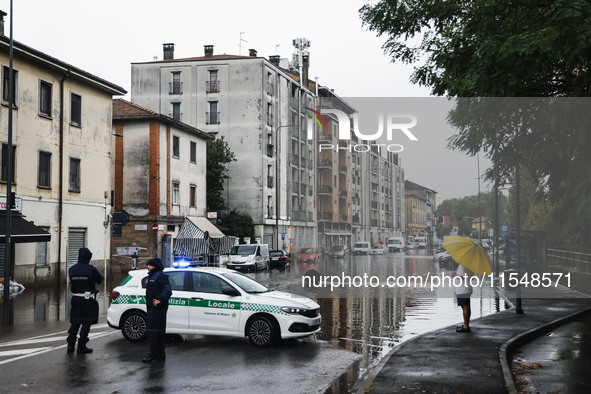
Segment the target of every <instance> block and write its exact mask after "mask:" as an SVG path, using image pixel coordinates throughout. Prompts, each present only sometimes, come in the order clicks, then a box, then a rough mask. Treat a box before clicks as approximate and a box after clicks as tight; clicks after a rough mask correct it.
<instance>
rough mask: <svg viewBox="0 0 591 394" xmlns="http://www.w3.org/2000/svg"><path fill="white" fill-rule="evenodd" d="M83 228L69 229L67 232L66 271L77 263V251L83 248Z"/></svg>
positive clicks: (84, 235)
mask: <svg viewBox="0 0 591 394" xmlns="http://www.w3.org/2000/svg"><path fill="white" fill-rule="evenodd" d="M85 240H86V229H85V228H71V229H70V230H69V231H68V269H69V268H70V267H71V266H73V265H74V264H76V263H77V262H78V251H79V250H80V248H83V247H84V241H85Z"/></svg>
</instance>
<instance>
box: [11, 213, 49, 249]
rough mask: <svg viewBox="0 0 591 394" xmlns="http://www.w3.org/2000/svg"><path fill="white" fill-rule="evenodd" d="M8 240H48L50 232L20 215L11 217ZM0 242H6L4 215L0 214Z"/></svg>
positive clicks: (16, 241) (17, 241) (19, 241)
mask: <svg viewBox="0 0 591 394" xmlns="http://www.w3.org/2000/svg"><path fill="white" fill-rule="evenodd" d="M10 219H11V224H12V226H11V230H10V240H11V242H15V243H23V242H49V241H51V234H49V233H48V232H47V231H45V230H43V229H42V228H40V227H37V226H35V224H33V223H32V222H29V221H28V220H26V219H25V218H23V217H22V216H12V217H11V218H10ZM0 242H6V216H5V215H1V216H0Z"/></svg>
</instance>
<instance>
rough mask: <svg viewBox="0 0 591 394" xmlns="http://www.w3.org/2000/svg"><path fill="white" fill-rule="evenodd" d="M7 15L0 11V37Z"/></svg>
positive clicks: (2, 33)
mask: <svg viewBox="0 0 591 394" xmlns="http://www.w3.org/2000/svg"><path fill="white" fill-rule="evenodd" d="M6 15H8V14H7V13H6V12H4V11H2V10H0V36H3V35H4V17H5V16H6Z"/></svg>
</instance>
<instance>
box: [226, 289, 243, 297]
mask: <svg viewBox="0 0 591 394" xmlns="http://www.w3.org/2000/svg"><path fill="white" fill-rule="evenodd" d="M222 293H224V294H225V295H227V296H230V297H237V296H239V295H240V292H239V291H238V290H236V289H235V288H233V287H224V288H223V289H222Z"/></svg>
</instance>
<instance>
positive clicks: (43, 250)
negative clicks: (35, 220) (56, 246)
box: [35, 226, 49, 267]
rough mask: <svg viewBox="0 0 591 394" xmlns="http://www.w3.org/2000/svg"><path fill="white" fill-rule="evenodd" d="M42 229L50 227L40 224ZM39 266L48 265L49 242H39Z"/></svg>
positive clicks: (36, 263)
mask: <svg viewBox="0 0 591 394" xmlns="http://www.w3.org/2000/svg"><path fill="white" fill-rule="evenodd" d="M39 228H40V229H42V230H45V231H49V227H43V226H39ZM35 265H36V266H37V267H45V266H46V265H47V242H37V261H36V262H35Z"/></svg>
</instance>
